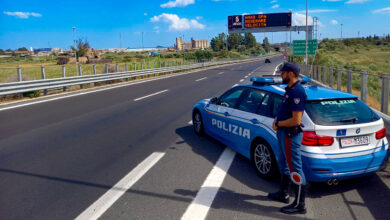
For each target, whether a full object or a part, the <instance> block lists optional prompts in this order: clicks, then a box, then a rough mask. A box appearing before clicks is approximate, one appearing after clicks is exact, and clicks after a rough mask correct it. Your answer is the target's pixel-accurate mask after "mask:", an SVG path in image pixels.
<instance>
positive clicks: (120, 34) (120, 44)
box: [119, 33, 122, 48]
mask: <svg viewBox="0 0 390 220" xmlns="http://www.w3.org/2000/svg"><path fill="white" fill-rule="evenodd" d="M119 48H122V33H119Z"/></svg>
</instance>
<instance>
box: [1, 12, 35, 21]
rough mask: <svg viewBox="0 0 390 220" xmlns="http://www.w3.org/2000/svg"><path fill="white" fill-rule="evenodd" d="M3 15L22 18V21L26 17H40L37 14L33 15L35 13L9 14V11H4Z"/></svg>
mask: <svg viewBox="0 0 390 220" xmlns="http://www.w3.org/2000/svg"><path fill="white" fill-rule="evenodd" d="M4 14H6V15H9V16H15V17H18V18H23V19H27V18H28V17H30V16H33V17H37V18H39V17H42V15H41V14H39V13H35V12H18V11H16V12H10V11H5V12H4Z"/></svg>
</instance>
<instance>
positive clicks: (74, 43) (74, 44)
mask: <svg viewBox="0 0 390 220" xmlns="http://www.w3.org/2000/svg"><path fill="white" fill-rule="evenodd" d="M72 29H73V47H74V62H75V64H76V74H77V72H78V71H77V49H76V39H75V38H74V31H75V30H76V27H72Z"/></svg>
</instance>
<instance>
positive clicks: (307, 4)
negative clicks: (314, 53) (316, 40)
mask: <svg viewBox="0 0 390 220" xmlns="http://www.w3.org/2000/svg"><path fill="white" fill-rule="evenodd" d="M308 8H309V1H308V0H306V46H305V51H306V53H305V54H306V56H305V66H306V68H307V62H308V60H307V38H308V37H309V27H308V26H307V14H308Z"/></svg>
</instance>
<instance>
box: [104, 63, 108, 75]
mask: <svg viewBox="0 0 390 220" xmlns="http://www.w3.org/2000/svg"><path fill="white" fill-rule="evenodd" d="M105 72H106V73H108V64H107V63H106V65H105Z"/></svg>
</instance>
